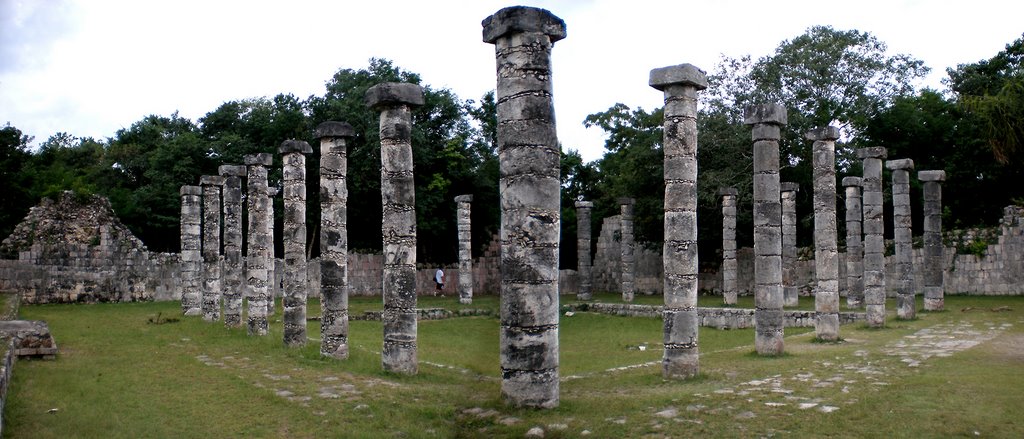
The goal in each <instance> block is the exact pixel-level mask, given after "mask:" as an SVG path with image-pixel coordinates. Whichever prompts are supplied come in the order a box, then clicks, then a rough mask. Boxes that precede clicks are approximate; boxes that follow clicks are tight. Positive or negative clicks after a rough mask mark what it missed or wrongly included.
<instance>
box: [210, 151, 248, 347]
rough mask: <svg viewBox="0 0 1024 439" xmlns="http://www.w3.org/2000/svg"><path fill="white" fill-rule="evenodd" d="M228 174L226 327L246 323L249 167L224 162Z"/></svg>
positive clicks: (222, 169) (223, 170)
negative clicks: (244, 253)
mask: <svg viewBox="0 0 1024 439" xmlns="http://www.w3.org/2000/svg"><path fill="white" fill-rule="evenodd" d="M217 173H218V174H220V175H221V176H222V177H224V278H223V284H224V326H225V327H227V328H238V327H240V326H242V296H243V294H244V292H245V288H244V287H243V286H242V276H243V275H244V273H243V267H242V177H244V176H245V166H235V165H221V166H220V167H219V168H217Z"/></svg>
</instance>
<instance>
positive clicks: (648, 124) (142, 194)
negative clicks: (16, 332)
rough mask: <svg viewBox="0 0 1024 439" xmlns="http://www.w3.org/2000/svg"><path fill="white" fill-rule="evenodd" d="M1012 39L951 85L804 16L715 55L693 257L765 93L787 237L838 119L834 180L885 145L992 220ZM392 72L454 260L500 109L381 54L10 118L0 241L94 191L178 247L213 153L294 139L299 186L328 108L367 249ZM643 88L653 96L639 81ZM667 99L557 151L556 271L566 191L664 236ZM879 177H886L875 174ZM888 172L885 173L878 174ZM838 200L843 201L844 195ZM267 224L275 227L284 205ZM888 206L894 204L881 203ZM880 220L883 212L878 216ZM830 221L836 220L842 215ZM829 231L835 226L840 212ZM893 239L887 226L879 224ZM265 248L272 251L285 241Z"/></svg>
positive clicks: (421, 200) (148, 234)
mask: <svg viewBox="0 0 1024 439" xmlns="http://www.w3.org/2000/svg"><path fill="white" fill-rule="evenodd" d="M1022 61H1024V37H1022V38H1020V39H1017V40H1016V41H1013V42H1011V43H1010V44H1008V45H1007V46H1006V48H1005V50H1003V51H1000V52H998V53H997V54H995V55H994V56H993V57H992V58H990V59H985V60H980V61H977V62H973V63H965V64H961V65H958V66H957V67H955V68H950V69H948V70H947V74H948V78H947V79H946V80H945V81H944V84H945V85H946V87H948V90H943V91H939V90H933V89H928V88H925V89H919V88H917V87H915V86H914V84H915V83H916V82H917V81H918V80H919V79H920V78H922V77H923V76H924V75H925V74H927V73H928V71H929V70H928V68H927V67H926V66H925V65H924V64H923V62H921V61H920V60H917V59H915V58H913V57H912V56H910V55H906V54H895V55H892V54H888V53H887V48H886V46H885V44H884V43H883V42H881V41H879V40H878V39H877V38H875V37H874V36H873V35H871V34H869V33H866V32H860V31H856V30H849V31H845V30H836V29H833V28H831V27H828V26H816V27H812V28H810V29H808V30H807V31H806V32H804V33H803V34H801V35H799V36H796V37H794V38H792V39H790V40H786V41H783V42H781V43H780V44H779V46H778V47H777V48H776V50H775V51H774V53H772V54H769V55H766V56H763V57H760V58H757V59H754V58H753V57H751V56H749V55H746V56H740V57H736V58H733V57H723V58H722V59H721V60H720V62H719V63H718V64H717V65H716V66H714V68H713V69H711V70H710V71H709V75H708V79H709V83H710V86H709V88H708V89H707V90H704V91H702V92H700V93H699V95H698V99H699V102H700V107H699V114H698V119H697V121H698V129H699V134H698V142H699V145H700V147H699V149H698V161H699V167H700V169H699V174H698V175H699V177H698V188H699V189H698V198H699V200H698V215H699V218H700V220H699V222H698V226H699V232H700V251H701V261H702V262H703V263H704V264H706V265H710V266H716V265H717V263H718V261H719V260H720V257H719V255H718V253H717V251H718V249H719V248H720V243H721V212H720V207H719V204H718V203H719V201H718V197H717V195H716V193H717V190H718V188H719V187H724V186H731V187H736V188H737V189H738V190H739V194H740V195H739V199H738V201H739V202H738V207H739V212H738V214H739V218H738V226H737V235H738V240H739V241H740V245H750V244H751V243H752V241H753V236H752V235H753V232H752V231H753V224H752V219H751V195H752V194H751V192H752V163H751V160H752V157H751V141H750V132H749V128H748V127H745V126H744V125H743V124H742V111H743V108H744V107H746V106H748V105H752V104H757V103H765V102H776V103H780V104H783V105H784V106H786V108H787V109H788V111H789V125H788V126H787V127H786V129H785V130H784V133H783V139H782V142H781V162H782V163H781V165H782V169H781V177H782V180H783V181H792V182H796V183H798V184H799V185H800V187H801V191H800V192H799V193H798V198H797V210H798V217H799V221H798V238H799V244H800V245H810V244H811V243H812V236H813V235H812V234H813V216H812V215H811V214H810V213H811V212H812V210H813V209H812V186H811V181H812V169H811V163H810V146H811V142H809V141H806V140H804V138H803V134H804V133H805V132H806V131H808V130H810V129H812V128H816V127H820V126H825V125H835V126H838V127H840V128H841V130H842V138H841V139H840V140H839V142H837V160H838V164H837V165H838V168H837V171H838V172H837V174H838V175H837V178H838V179H841V178H842V177H844V176H848V175H860V172H861V169H860V163H859V162H858V160H856V158H855V155H854V150H855V149H856V148H859V147H864V146H884V147H886V148H887V149H888V153H889V157H890V158H910V159H913V160H914V162H915V165H916V169H917V170H924V169H943V170H945V171H946V173H947V181H946V183H945V184H944V186H943V205H944V215H943V224H944V227H946V228H947V229H949V228H960V227H971V226H981V225H991V224H994V223H995V222H996V221H998V218H999V216H1000V211H1001V209H1002V207H1003V206H1005V205H1008V204H1012V203H1018V204H1020V203H1024V185H1021V184H1020V181H1022V180H1021V178H1022V177H1024V167H1022V165H1024V153H1022V148H1024V146H1022V142H1024V68H1022ZM388 81H401V82H412V83H417V84H420V85H422V86H423V87H424V98H425V105H423V106H422V107H420V108H418V109H416V110H415V111H414V113H413V117H414V121H413V126H414V129H413V141H412V143H413V157H414V161H415V169H416V173H415V185H416V209H417V227H418V237H417V258H418V260H419V261H421V262H425V263H451V262H454V261H455V260H456V245H455V241H456V238H455V237H456V230H455V227H456V226H455V203H454V201H453V199H454V197H455V196H457V195H461V194H472V195H473V196H474V202H473V210H472V224H473V242H474V253H475V254H479V253H480V251H481V250H482V249H483V248H484V247H485V246H486V245H487V244H488V243H489V242H490V241H491V237H492V236H493V234H495V233H496V232H497V230H498V218H499V211H498V178H499V170H498V162H497V154H496V151H495V145H496V142H495V136H496V125H497V116H496V109H495V102H494V95H493V93H488V94H486V95H485V96H483V97H481V98H480V99H479V100H478V101H474V100H463V99H461V98H459V97H458V96H456V95H455V94H454V93H453V92H451V91H450V90H448V89H437V88H433V87H431V86H430V85H427V84H422V83H421V79H420V77H419V75H417V74H415V73H413V72H409V71H406V70H403V69H401V68H400V67H397V66H395V65H394V64H393V63H392V62H391V61H388V60H382V59H371V60H370V62H369V65H368V66H367V67H365V68H362V69H358V70H354V69H341V70H339V71H338V72H337V73H335V74H334V75H333V77H332V78H331V79H330V80H329V81H328V82H327V84H326V89H325V91H324V93H323V94H322V95H313V96H309V97H307V98H305V99H300V98H298V97H295V96H293V95H290V94H279V95H277V96H274V97H272V98H266V97H261V98H248V99H241V100H237V101H230V102H225V103H223V104H221V105H220V106H219V107H217V108H216V109H214V110H212V111H210V112H208V113H207V114H206V115H205V116H203V117H201V118H199V119H198V120H196V121H192V120H189V119H187V118H183V117H180V116H179V115H178V114H176V113H175V114H171V115H169V116H158V115H150V116H147V117H144V118H143V119H142V120H139V121H137V122H135V123H133V124H131V126H129V127H128V128H124V129H121V130H118V131H117V133H115V135H114V136H113V137H110V138H107V139H102V140H97V139H93V138H78V137H75V136H73V135H71V134H68V133H57V134H54V135H53V136H51V137H49V138H48V139H47V140H46V141H44V142H42V143H41V144H40V145H39V147H38V149H35V150H33V149H32V148H30V146H29V145H30V144H31V142H32V140H33V139H32V138H31V137H30V136H28V135H25V134H24V133H22V132H21V131H20V130H18V129H17V128H16V127H13V126H11V125H10V124H7V125H6V126H4V127H2V128H0V184H3V187H4V188H5V190H4V191H0V202H2V203H3V205H4V206H5V207H6V209H3V210H2V211H0V235H2V236H7V235H8V234H9V233H10V232H11V230H13V228H14V226H15V225H16V224H17V223H18V222H19V221H20V220H21V219H22V218H23V217H24V216H25V214H26V213H27V211H28V209H29V208H30V207H31V206H33V205H35V204H36V203H38V201H39V200H40V199H41V198H42V197H52V196H55V195H56V194H58V193H59V192H60V191H63V190H72V191H74V192H75V193H77V194H82V195H85V194H94V193H95V194H101V195H104V196H106V197H108V198H109V199H110V200H111V204H112V205H113V207H114V209H115V212H116V213H117V215H118V216H119V217H120V218H121V220H122V221H123V222H124V223H125V224H126V225H127V226H128V227H129V229H131V230H132V231H133V232H134V233H135V234H136V235H137V236H138V237H139V238H141V239H142V240H143V242H144V243H146V245H147V246H148V247H149V248H150V249H152V250H158V251H172V252H173V251H177V250H178V230H179V229H178V228H179V215H180V200H179V197H178V190H179V188H180V187H181V186H182V185H186V184H196V183H197V182H198V179H199V176H200V175H204V174H214V173H216V171H217V166H219V165H221V164H240V163H241V162H242V156H243V155H246V154H253V153H258V152H269V153H274V156H275V162H276V163H275V167H274V168H272V170H271V173H270V181H271V184H272V185H280V180H281V171H280V157H278V155H277V154H276V149H277V146H278V145H279V144H280V143H281V142H282V141H283V140H285V139H293V138H294V139H300V140H305V141H307V142H309V143H310V144H311V145H313V146H314V148H313V149H314V153H313V154H312V155H311V156H310V157H308V160H307V164H308V169H307V179H308V180H307V181H308V184H309V185H310V187H311V188H315V187H316V186H317V184H318V181H319V172H318V167H317V166H318V162H319V148H317V145H318V142H317V140H316V139H314V138H313V131H314V129H315V128H316V126H317V125H318V124H319V123H321V122H324V121H327V120H341V121H346V122H348V123H350V124H351V125H352V126H353V128H354V129H355V133H356V135H355V137H354V138H352V139H350V141H349V143H348V156H349V160H348V189H349V198H348V200H349V204H348V228H349V245H350V248H351V249H352V250H354V251H377V250H379V249H380V248H381V239H380V233H379V230H380V220H381V207H380V202H379V200H380V145H379V137H378V122H377V114H376V113H375V112H373V111H372V110H369V109H368V108H366V106H365V105H364V103H363V96H364V94H365V92H366V90H367V89H368V88H369V87H371V86H373V85H375V84H378V83H381V82H388ZM652 92H654V91H653V90H652ZM662 118H663V115H662V111H661V109H660V108H659V109H653V110H645V109H643V108H635V109H634V108H630V107H628V106H626V105H623V104H615V105H612V106H611V107H610V108H608V109H607V110H604V111H601V112H596V113H594V114H591V115H590V116H588V117H587V118H586V119H585V120H584V121H583V123H584V124H585V125H586V126H592V127H598V128H600V129H602V130H604V131H605V132H606V134H607V140H606V142H605V145H604V148H605V152H604V155H603V156H602V157H601V158H600V159H598V160H596V161H594V162H589V163H588V162H584V161H583V159H582V157H581V156H580V154H579V153H578V151H577V150H574V149H572V147H573V146H578V145H568V146H569V148H568V149H566V148H565V145H563V154H562V163H561V175H562V247H561V259H562V266H563V268H575V266H576V245H575V242H576V216H575V208H574V206H573V202H574V201H575V200H578V199H587V200H592V201H594V202H595V208H594V214H593V216H592V220H593V222H594V224H593V227H592V230H593V231H594V233H595V235H596V234H597V233H599V231H600V223H601V221H602V219H603V218H604V217H607V216H610V215H615V214H617V213H618V206H617V204H616V199H617V198H619V197H633V198H635V199H636V207H635V209H636V219H635V221H636V222H635V228H636V230H635V233H636V238H637V240H638V241H640V242H644V243H646V244H647V245H650V246H652V247H654V248H660V243H661V241H662V236H663V228H662V226H663V217H662V202H663V197H664V185H663V181H662V171H663V168H662V151H661V140H662V132H661V125H662ZM886 178H888V177H887V176H886ZM886 181H888V180H886ZM912 184H913V186H912V200H913V202H914V209H915V211H914V217H915V230H921V229H920V226H921V212H920V209H921V208H920V186H919V184H918V183H916V181H915V182H914V183H912ZM317 192H318V191H316V190H315V189H311V190H310V191H309V192H308V195H309V205H308V210H307V212H308V222H309V224H310V227H309V230H310V232H311V233H310V234H309V235H310V240H309V243H308V244H309V249H310V255H311V256H316V254H317V253H318V249H319V243H318V240H319V230H318V229H317V227H316V225H317V224H319V200H318V198H317ZM837 201H838V202H837V205H838V206H840V209H841V206H842V202H841V199H838V200H837ZM275 203H276V205H275V210H276V212H277V214H278V218H277V221H276V225H275V227H276V228H277V230H278V231H279V230H280V227H281V221H280V212H281V211H282V206H281V204H280V203H281V202H280V200H279V199H278V200H276V201H275ZM889 209H891V207H889ZM887 215H890V217H891V212H887ZM840 218H841V216H840ZM839 226H840V234H839V236H840V237H842V236H844V233H843V224H842V221H840V224H839ZM890 233H891V232H890ZM280 245H281V244H280V243H278V246H279V248H278V250H277V251H278V254H280V253H281V249H280Z"/></svg>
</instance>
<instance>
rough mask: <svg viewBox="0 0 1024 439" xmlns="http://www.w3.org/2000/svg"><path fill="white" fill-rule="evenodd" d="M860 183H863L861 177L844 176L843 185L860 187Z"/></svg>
mask: <svg viewBox="0 0 1024 439" xmlns="http://www.w3.org/2000/svg"><path fill="white" fill-rule="evenodd" d="M860 185H861V178H860V177H843V186H844V187H850V186H856V187H860Z"/></svg>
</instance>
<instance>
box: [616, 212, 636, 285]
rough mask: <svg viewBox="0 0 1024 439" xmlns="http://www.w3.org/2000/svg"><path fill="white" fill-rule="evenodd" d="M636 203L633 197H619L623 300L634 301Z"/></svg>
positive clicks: (620, 262)
mask: <svg viewBox="0 0 1024 439" xmlns="http://www.w3.org/2000/svg"><path fill="white" fill-rule="evenodd" d="M635 203H636V201H635V200H633V199H632V198H619V221H620V224H621V226H620V228H619V230H620V235H619V236H620V237H621V238H620V241H619V249H620V250H621V253H620V259H619V264H620V265H619V266H620V267H621V268H620V270H621V273H622V278H621V284H620V285H622V287H621V288H622V301H623V302H632V301H633V295H634V294H635V293H636V283H635V271H636V249H635V243H634V240H633V205H634V204H635Z"/></svg>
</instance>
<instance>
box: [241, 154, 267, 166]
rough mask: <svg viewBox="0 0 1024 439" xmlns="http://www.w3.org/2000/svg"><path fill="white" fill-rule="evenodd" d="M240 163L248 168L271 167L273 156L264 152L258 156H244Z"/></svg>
mask: <svg viewBox="0 0 1024 439" xmlns="http://www.w3.org/2000/svg"><path fill="white" fill-rule="evenodd" d="M242 163H245V164H246V165H248V166H256V165H260V166H271V165H273V164H274V155H273V154H270V153H266V152H261V153H259V154H246V155H245V156H243V157H242Z"/></svg>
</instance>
